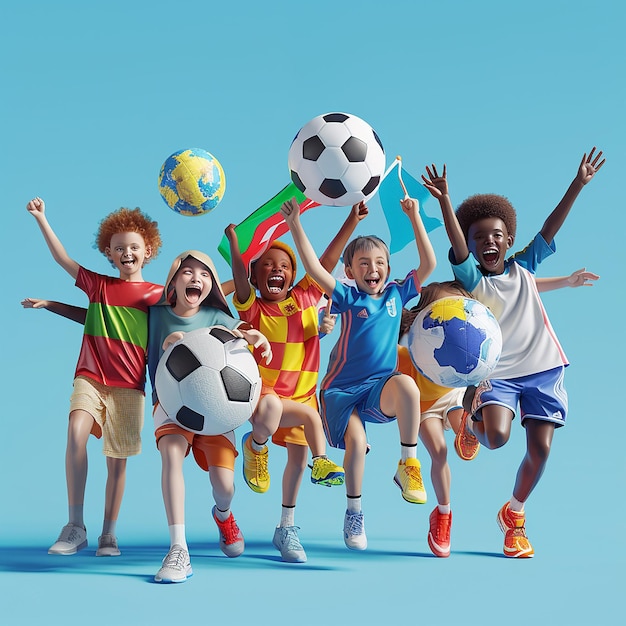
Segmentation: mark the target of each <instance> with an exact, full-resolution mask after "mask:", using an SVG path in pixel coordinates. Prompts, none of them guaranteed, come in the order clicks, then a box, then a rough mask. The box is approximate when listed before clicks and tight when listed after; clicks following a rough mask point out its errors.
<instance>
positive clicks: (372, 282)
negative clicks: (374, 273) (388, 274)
mask: <svg viewBox="0 0 626 626" xmlns="http://www.w3.org/2000/svg"><path fill="white" fill-rule="evenodd" d="M365 284H366V285H367V286H368V287H370V289H376V287H378V285H379V284H380V278H366V279H365Z"/></svg>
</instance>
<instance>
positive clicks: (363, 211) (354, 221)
mask: <svg viewBox="0 0 626 626" xmlns="http://www.w3.org/2000/svg"><path fill="white" fill-rule="evenodd" d="M368 212H369V209H368V208H367V205H366V204H365V202H359V203H358V204H355V205H354V206H353V207H352V210H351V211H350V215H348V217H347V218H346V221H345V222H344V223H343V225H342V226H341V228H340V229H339V232H338V233H337V234H336V235H335V238H334V239H333V240H332V241H331V242H330V243H329V244H328V248H326V250H324V252H323V253H322V256H321V257H320V263H321V264H322V267H323V268H324V269H325V270H326V271H328V272H332V271H333V268H334V267H335V265H337V263H338V262H339V259H340V258H341V254H342V252H343V251H344V248H345V247H346V245H348V240H349V239H350V237H351V236H352V233H353V232H354V229H355V228H356V227H357V225H358V223H359V222H360V221H361V220H362V219H365V217H366V216H367V214H368Z"/></svg>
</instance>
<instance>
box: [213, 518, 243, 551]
mask: <svg viewBox="0 0 626 626" xmlns="http://www.w3.org/2000/svg"><path fill="white" fill-rule="evenodd" d="M218 525H219V527H220V532H221V533H222V536H223V537H224V541H225V543H226V544H228V545H230V544H231V543H236V542H237V541H239V526H237V523H236V522H235V518H234V517H233V515H232V513H231V515H230V517H229V518H228V519H227V520H226V521H224V522H221V521H219V520H218Z"/></svg>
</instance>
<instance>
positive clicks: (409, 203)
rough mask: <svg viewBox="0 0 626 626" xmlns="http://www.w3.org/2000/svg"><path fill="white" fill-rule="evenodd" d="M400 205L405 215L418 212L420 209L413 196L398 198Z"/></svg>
mask: <svg viewBox="0 0 626 626" xmlns="http://www.w3.org/2000/svg"><path fill="white" fill-rule="evenodd" d="M400 206H401V207H402V210H403V211H404V212H405V213H406V214H407V215H410V214H411V213H419V210H420V204H419V202H418V201H417V200H415V198H404V200H400Z"/></svg>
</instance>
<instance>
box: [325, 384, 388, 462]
mask: <svg viewBox="0 0 626 626" xmlns="http://www.w3.org/2000/svg"><path fill="white" fill-rule="evenodd" d="M399 374H400V372H392V373H391V374H389V375H388V376H384V377H383V378H379V379H378V380H377V381H375V382H373V383H372V382H368V383H364V384H362V385H357V386H355V387H349V388H347V389H335V388H332V387H330V388H328V389H322V390H321V391H320V407H321V411H320V414H321V416H322V424H323V425H324V433H325V434H326V439H327V440H328V444H329V445H331V446H332V447H333V448H341V449H342V450H343V449H345V447H346V445H345V442H344V436H345V434H346V428H348V422H349V421H350V416H351V415H352V413H353V412H354V411H355V410H356V412H357V414H358V416H359V417H360V418H361V422H363V428H365V422H374V423H378V424H385V423H387V422H392V421H394V420H395V419H396V418H395V416H394V417H389V416H388V415H385V414H384V413H383V412H382V411H381V410H380V394H381V393H382V390H383V387H384V386H385V384H386V383H387V381H388V380H389V379H390V378H392V377H393V376H397V375H399Z"/></svg>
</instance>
